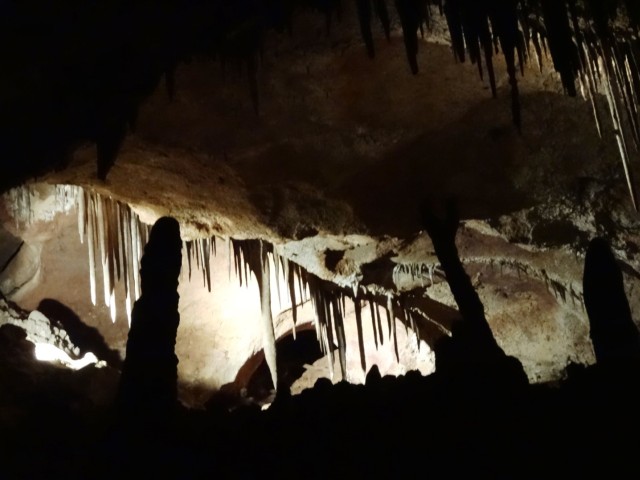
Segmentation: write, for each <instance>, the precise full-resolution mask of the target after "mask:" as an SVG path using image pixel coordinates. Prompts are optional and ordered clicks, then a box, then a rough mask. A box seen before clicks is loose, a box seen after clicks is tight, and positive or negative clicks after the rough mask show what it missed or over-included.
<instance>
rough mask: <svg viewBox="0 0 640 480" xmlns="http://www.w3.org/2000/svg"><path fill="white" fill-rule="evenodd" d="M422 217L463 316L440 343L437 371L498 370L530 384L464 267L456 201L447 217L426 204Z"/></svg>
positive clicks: (496, 371) (437, 355)
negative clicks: (497, 333) (494, 327)
mask: <svg viewBox="0 0 640 480" xmlns="http://www.w3.org/2000/svg"><path fill="white" fill-rule="evenodd" d="M422 220H423V224H424V226H425V228H426V231H427V233H428V234H429V236H430V237H431V240H432V242H433V248H434V250H435V252H436V255H437V257H438V260H439V261H440V264H441V265H442V269H443V270H444V272H445V275H446V277H447V282H448V283H449V287H450V289H451V293H452V294H453V297H454V298H455V300H456V303H457V305H458V309H459V310H460V314H461V315H462V321H461V322H458V323H457V324H456V325H454V327H453V331H452V334H453V335H452V337H451V338H447V339H445V340H444V341H442V342H440V344H439V345H436V348H435V353H436V371H437V372H442V373H445V374H446V373H462V374H465V375H466V374H469V373H470V374H471V375H472V376H473V375H476V374H478V373H481V374H485V373H486V374H489V375H491V374H494V373H498V375H499V377H502V376H503V375H502V374H504V375H505V376H507V378H508V379H510V380H514V381H517V382H521V383H526V382H527V379H526V375H525V373H524V370H523V368H522V365H521V364H520V362H519V361H518V360H516V359H515V358H512V357H507V355H506V354H505V353H504V351H503V350H502V348H500V346H499V345H498V344H497V342H496V340H495V338H494V337H493V333H492V332H491V328H490V327H489V323H488V322H487V319H486V317H485V313H484V306H483V305H482V301H481V300H480V297H479V296H478V294H477V292H476V291H475V289H474V288H473V284H472V283H471V279H470V278H469V276H468V275H467V273H466V272H465V270H464V267H463V266H462V262H461V261H460V257H459V255H458V249H457V247H456V243H455V238H456V232H457V230H458V225H459V217H458V212H457V209H456V207H455V205H454V203H453V202H448V203H447V205H446V211H445V215H444V218H439V217H438V216H437V215H436V214H435V213H434V212H433V210H431V209H430V208H429V207H426V206H424V207H423V208H422ZM487 368H488V369H492V370H493V371H492V372H489V371H487V370H486V369H487ZM476 380H477V378H476Z"/></svg>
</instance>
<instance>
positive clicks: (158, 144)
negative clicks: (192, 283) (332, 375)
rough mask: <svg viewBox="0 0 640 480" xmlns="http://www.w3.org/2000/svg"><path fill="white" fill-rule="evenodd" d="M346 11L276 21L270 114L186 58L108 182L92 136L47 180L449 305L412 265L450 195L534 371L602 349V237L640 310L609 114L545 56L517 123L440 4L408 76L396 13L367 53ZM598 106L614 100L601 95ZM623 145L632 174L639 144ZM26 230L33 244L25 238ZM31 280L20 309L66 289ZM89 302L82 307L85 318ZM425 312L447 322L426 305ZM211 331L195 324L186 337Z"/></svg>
mask: <svg viewBox="0 0 640 480" xmlns="http://www.w3.org/2000/svg"><path fill="white" fill-rule="evenodd" d="M433 12H434V14H436V9H435V7H434V10H433ZM343 13H344V15H343V18H342V21H340V22H334V23H333V25H332V28H331V31H330V33H329V34H327V32H326V30H325V25H324V22H323V21H322V20H321V19H320V21H319V18H318V16H317V15H316V14H315V13H313V12H309V11H302V12H300V13H298V14H297V15H296V17H295V23H294V32H293V35H292V36H287V35H285V34H277V33H276V32H273V31H271V32H269V33H268V34H266V36H265V37H264V39H263V47H264V49H263V50H264V53H263V55H261V56H260V61H259V68H258V70H257V77H256V79H257V88H258V92H259V111H258V112H257V113H256V111H255V109H254V107H255V104H254V101H252V96H251V94H250V91H251V89H250V84H251V82H250V81H248V79H247V71H246V70H247V63H246V62H240V61H238V62H236V61H230V62H227V63H226V64H225V65H221V64H220V63H219V62H214V61H212V60H211V59H209V58H206V57H204V56H199V55H193V56H192V57H191V60H190V62H188V63H180V64H179V65H178V66H177V68H176V70H175V87H176V88H175V95H174V96H173V98H172V99H170V98H169V97H168V95H167V92H166V89H165V85H164V84H159V85H157V88H154V89H152V92H153V93H152V94H151V95H150V96H149V97H148V98H146V99H145V100H144V101H143V102H142V103H141V105H140V109H139V111H138V113H137V119H136V122H135V125H136V128H135V132H133V133H131V134H129V135H128V136H127V137H126V139H125V141H124V144H123V145H122V147H121V149H120V152H119V154H118V155H117V161H116V162H115V164H114V166H113V167H112V168H111V170H110V172H109V175H108V177H107V179H106V181H102V180H98V179H97V178H96V174H95V172H96V167H95V165H96V158H95V157H96V153H95V148H94V147H93V146H92V145H89V146H86V145H81V146H80V147H79V148H78V149H77V150H75V151H74V153H73V155H72V158H71V159H70V160H69V161H68V163H67V164H66V166H65V168H64V169H62V170H59V171H57V172H48V173H47V174H46V175H44V176H42V177H39V178H38V179H37V180H38V181H39V182H45V183H49V184H72V185H80V186H83V187H85V188H86V189H88V190H90V191H94V192H98V193H102V194H106V195H109V196H111V197H113V198H114V199H117V200H120V201H122V202H125V203H127V204H129V205H131V207H132V208H133V209H134V211H135V212H137V213H138V214H139V215H140V216H141V218H142V220H143V221H145V222H147V223H152V222H153V221H154V220H155V219H157V218H158V217H160V216H162V215H171V216H174V217H175V218H177V219H178V220H179V221H180V224H181V228H182V234H183V238H184V239H186V240H190V239H196V238H205V237H210V236H212V235H216V236H219V237H233V238H260V239H263V240H267V241H268V242H270V243H273V244H275V245H277V246H278V248H279V250H280V252H282V254H283V255H284V256H286V257H287V258H289V259H291V260H295V261H296V262H297V263H299V264H300V265H302V266H303V267H304V268H306V269H307V270H308V271H310V272H312V273H314V274H315V275H318V276H319V277H320V278H322V279H325V280H329V281H332V282H334V283H336V284H338V285H341V286H344V287H349V288H351V287H353V285H354V284H359V285H362V286H364V287H365V288H366V289H367V290H368V291H370V292H373V293H384V294H390V293H391V294H393V295H401V294H402V293H403V292H404V293H407V294H408V292H410V293H411V295H412V296H413V297H414V299H415V298H418V299H419V300H417V303H416V306H415V308H416V309H420V308H424V305H425V304H427V303H428V302H430V301H435V303H436V305H439V308H441V309H445V311H448V310H446V309H447V308H449V309H450V308H452V307H455V304H454V302H453V300H452V298H451V295H450V293H449V291H448V288H446V284H445V283H443V282H442V278H441V277H439V276H438V274H437V271H436V281H435V282H433V283H429V284H428V285H427V286H425V285H424V280H425V278H424V276H423V275H422V274H420V275H419V276H418V277H419V278H416V276H415V275H411V274H410V273H409V271H408V270H409V269H410V268H411V266H422V265H423V264H424V265H433V264H435V263H436V259H435V256H434V254H433V249H432V247H431V245H430V241H429V240H428V238H427V237H426V236H425V235H424V234H422V233H421V230H422V227H421V225H420V216H419V208H420V206H421V205H422V204H423V203H424V202H425V200H427V201H429V202H431V203H432V204H433V205H436V206H437V205H438V202H440V201H442V200H443V199H446V198H450V197H453V198H455V200H456V201H457V203H458V204H459V208H460V211H461V214H462V217H463V219H465V220H466V222H465V224H464V227H463V228H462V229H461V231H460V234H459V237H458V244H459V248H460V251H461V255H462V257H463V261H464V262H465V265H466V267H467V270H468V272H469V274H470V275H471V276H472V278H473V280H474V285H475V286H476V288H477V289H478V291H479V293H480V296H481V298H482V299H483V301H484V303H485V307H486V309H487V314H488V319H489V322H490V323H491V326H492V328H493V330H494V335H495V336H496V337H497V339H498V341H499V342H500V343H501V344H502V345H503V348H504V349H505V351H507V353H509V354H514V355H516V356H518V357H519V358H520V359H521V360H522V362H523V364H524V366H525V368H526V370H527V373H528V374H529V376H530V378H531V379H534V380H546V379H550V378H555V377H557V375H558V374H559V372H560V371H561V370H562V369H563V368H564V366H565V365H566V364H567V362H569V361H578V362H583V363H589V362H591V361H592V360H593V358H592V352H591V348H590V342H589V339H588V325H587V322H586V315H585V313H584V311H583V310H582V308H581V290H582V286H581V277H582V258H583V252H584V249H585V247H586V244H587V242H588V240H589V239H590V238H592V237H593V236H595V235H602V236H605V237H607V238H608V239H609V240H610V241H611V242H612V244H613V246H614V249H615V251H616V253H617V254H618V256H619V257H620V259H621V261H623V262H624V265H625V267H626V271H625V273H626V277H625V280H626V282H627V287H628V293H629V294H630V300H631V302H632V309H634V313H636V315H634V316H635V318H640V317H639V316H638V315H637V313H638V305H637V298H638V295H637V294H636V295H634V293H637V289H638V285H639V284H638V279H639V278H640V276H639V275H640V274H639V273H638V272H640V261H639V259H638V257H637V254H636V252H637V251H638V246H639V245H640V237H639V232H640V231H639V230H638V227H639V226H640V225H639V223H638V217H637V214H636V213H635V212H634V210H633V206H632V203H631V201H630V200H629V195H628V189H627V184H626V181H625V174H624V170H623V168H622V167H621V166H620V159H619V150H618V148H617V146H616V143H615V142H614V141H613V140H612V139H613V138H614V133H613V131H614V126H613V125H612V124H611V122H610V121H609V117H608V116H606V115H605V116H604V118H603V119H602V130H603V137H604V140H602V139H600V137H599V136H598V131H597V128H596V123H595V122H594V121H593V113H592V107H591V105H590V103H589V101H587V100H584V99H582V98H570V97H567V96H565V95H564V90H565V89H566V88H563V81H562V79H561V78H560V76H559V75H558V74H557V73H556V72H555V71H553V69H552V68H551V67H552V63H553V62H552V61H551V59H550V58H548V57H547V59H546V62H545V66H544V67H543V68H542V70H540V69H539V68H538V65H537V64H536V63H535V62H530V63H529V64H528V65H527V66H526V68H525V71H524V76H523V77H518V82H519V92H520V96H519V102H520V104H521V117H522V118H521V124H522V132H521V133H519V132H518V130H517V129H516V127H515V126H514V125H513V112H512V97H511V94H510V91H511V88H510V83H509V76H508V73H507V72H508V68H507V65H505V64H504V60H503V58H502V57H495V58H494V63H495V72H496V87H497V98H496V99H493V98H491V89H490V86H489V84H488V82H487V81H485V82H483V81H481V80H480V79H479V77H478V71H477V67H476V66H475V65H470V64H469V63H465V64H460V63H457V62H455V60H454V57H453V55H452V48H451V46H450V45H449V44H448V43H447V41H448V34H447V32H446V29H445V20H444V18H442V17H439V16H438V15H437V14H436V15H435V17H434V23H433V29H432V30H431V31H430V32H429V33H428V34H427V37H426V39H425V40H420V41H419V53H418V57H417V60H418V64H419V65H420V72H419V74H418V75H415V76H414V75H411V72H410V70H409V67H408V65H407V61H406V55H405V44H404V42H403V31H402V28H401V25H400V22H399V20H398V19H394V20H393V22H392V26H393V28H392V29H391V35H390V41H388V42H387V41H386V40H385V38H384V34H383V32H382V30H381V29H380V30H379V31H378V30H377V29H374V35H373V42H374V46H375V51H376V58H375V59H373V60H372V59H370V58H368V57H367V55H366V50H365V46H364V45H363V42H362V40H361V38H360V34H359V32H358V24H357V16H356V15H355V13H354V12H353V11H352V6H351V4H349V5H345V8H344V12H343ZM564 80H565V82H566V79H564ZM565 87H566V83H565ZM595 101H596V103H599V104H600V109H601V111H604V112H606V110H607V108H608V107H607V104H606V102H605V100H604V99H603V97H600V96H596V97H595ZM629 155H630V158H631V160H632V161H633V163H632V164H631V168H632V169H633V170H636V169H637V160H638V156H637V152H636V151H635V150H634V149H633V148H630V154H629ZM16 178H17V177H16ZM8 228H9V227H8ZM73 228H75V227H73ZM61 231H62V230H61ZM65 231H66V230H65ZM16 233H18V234H20V235H21V236H22V237H23V238H25V240H27V241H28V240H29V232H24V231H23V232H16ZM31 234H33V232H31ZM44 236H45V237H48V238H55V234H50V235H48V236H47V235H44ZM53 252H54V253H52V255H53V256H55V251H53ZM82 255H84V252H83V254H82ZM332 258H333V259H336V260H335V261H331V259H332ZM405 267H406V269H403V268H405ZM6 276H7V274H6V273H5V278H6ZM53 278H57V279H58V281H61V276H59V277H53V276H52V277H50V281H53V280H52V279H53ZM38 288H40V290H38ZM38 288H35V289H34V290H32V291H31V292H30V293H23V294H22V297H18V298H22V299H23V300H24V303H25V306H26V307H27V308H35V307H36V306H37V304H38V301H39V300H40V299H41V297H40V298H38V297H39V296H40V295H43V294H44V293H43V289H44V291H46V290H47V289H49V291H48V294H50V295H53V294H55V295H58V296H59V297H60V300H61V301H64V298H63V297H64V291H58V290H56V289H55V288H52V287H42V286H41V287H38ZM5 293H6V292H5ZM74 301H75V302H81V300H80V299H78V298H75V299H74ZM84 302H85V305H86V306H85V307H81V306H79V305H78V304H77V303H76V304H75V308H77V309H78V310H79V311H80V312H87V315H88V312H89V311H90V308H89V306H88V298H87V299H86V300H84ZM200 313H201V310H199V311H197V312H196V315H197V314H200ZM99 315H102V316H103V317H106V316H107V312H106V311H105V312H102V313H100V314H99ZM449 316H450V315H449ZM184 317H185V313H184V312H183V320H184ZM426 317H430V318H431V319H432V320H433V319H435V321H436V322H437V323H440V324H442V325H445V326H446V325H447V324H448V323H447V322H449V321H450V318H447V315H440V316H438V314H437V313H434V311H433V310H431V311H430V312H429V315H425V318H426ZM101 321H102V320H95V323H96V324H98V323H100V322H101ZM425 321H426V320H425ZM187 324H188V321H187ZM105 328H106V327H105ZM201 333H202V330H198V329H197V328H195V327H194V330H193V332H192V337H191V338H192V339H191V340H183V342H185V343H183V345H187V344H189V345H191V343H189V342H195V340H193V338H196V337H197V336H198V335H199V334H201ZM114 335H115V334H114ZM107 336H108V335H107ZM427 337H428V336H427ZM113 341H114V342H115V343H117V341H122V339H121V338H120V340H117V335H115V336H114V339H113ZM179 341H180V339H179ZM178 348H179V349H180V344H179V346H178ZM190 348H194V347H190ZM255 348H256V347H252V348H249V350H251V351H254V350H255ZM184 351H185V352H187V351H189V348H187V347H186V346H185V347H184ZM209 360H210V359H209ZM203 361H204V360H203V359H201V358H199V359H197V360H194V364H195V363H197V362H203ZM242 361H244V359H243V360H242ZM194 368H195V367H194ZM189 375H193V377H194V378H195V377H197V375H198V373H190V374H189ZM205 376H206V375H205ZM230 376H231V377H232V376H233V372H229V373H227V374H225V375H224V376H223V377H224V381H228V380H229V378H228V377H230ZM190 380H193V378H190ZM212 382H213V383H212V385H210V386H220V384H221V383H223V380H222V379H217V380H216V381H212ZM205 383H206V382H205Z"/></svg>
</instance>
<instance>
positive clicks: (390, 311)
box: [387, 295, 400, 362]
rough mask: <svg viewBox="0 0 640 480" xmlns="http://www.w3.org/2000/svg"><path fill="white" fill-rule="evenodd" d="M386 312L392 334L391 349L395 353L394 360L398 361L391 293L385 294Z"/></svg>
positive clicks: (398, 354)
mask: <svg viewBox="0 0 640 480" xmlns="http://www.w3.org/2000/svg"><path fill="white" fill-rule="evenodd" d="M387 312H388V313H387V314H388V318H389V319H390V320H389V324H390V326H391V328H390V331H391V335H392V336H393V351H394V352H395V354H396V360H398V362H399V361H400V353H399V351H398V335H397V332H396V319H395V315H394V314H393V298H392V297H391V295H389V296H387Z"/></svg>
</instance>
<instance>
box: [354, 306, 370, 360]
mask: <svg viewBox="0 0 640 480" xmlns="http://www.w3.org/2000/svg"><path fill="white" fill-rule="evenodd" d="M353 305H354V308H355V313H356V328H357V330H358V350H359V352H360V366H361V367H362V371H363V372H366V371H367V356H366V355H365V351H364V334H363V331H362V310H361V304H360V299H359V298H357V297H356V298H354V299H353Z"/></svg>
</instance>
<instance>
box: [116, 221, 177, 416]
mask: <svg viewBox="0 0 640 480" xmlns="http://www.w3.org/2000/svg"><path fill="white" fill-rule="evenodd" d="M181 250H182V241H181V240H180V226H179V224H178V222H177V221H176V220H175V219H173V218H169V217H164V218H161V219H160V220H158V221H157V222H156V223H155V225H154V226H153V228H152V229H151V233H150V236H149V242H148V243H147V245H146V247H145V249H144V256H143V257H142V268H141V270H140V274H141V277H142V295H141V296H140V298H139V299H138V301H137V302H136V303H135V305H134V307H133V314H132V321H131V330H130V331H129V339H128V341H127V355H126V358H125V361H124V365H123V368H122V377H121V380H120V390H119V393H118V403H119V407H120V409H121V411H122V412H123V413H124V414H126V415H131V416H132V417H133V418H135V419H141V420H142V419H145V418H151V419H155V418H157V419H163V418H164V416H165V415H168V414H170V413H171V412H172V411H173V410H174V409H175V407H176V405H177V390H176V380H177V366H178V359H177V357H176V355H175V353H174V348H175V342H176V334H177V331H178V324H179V322H180V315H179V313H178V299H179V295H178V291H177V289H178V276H179V274H180V267H181V264H182V252H181Z"/></svg>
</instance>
